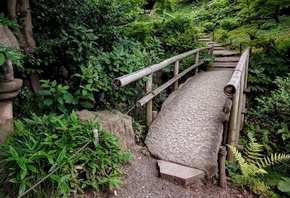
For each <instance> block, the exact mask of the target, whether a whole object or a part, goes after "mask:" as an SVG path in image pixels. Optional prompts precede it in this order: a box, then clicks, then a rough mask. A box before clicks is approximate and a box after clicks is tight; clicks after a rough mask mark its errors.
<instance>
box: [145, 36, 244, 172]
mask: <svg viewBox="0 0 290 198" xmlns="http://www.w3.org/2000/svg"><path fill="white" fill-rule="evenodd" d="M204 41H208V44H211V45H214V51H213V54H214V55H215V56H216V58H215V59H216V60H215V62H214V64H213V67H212V69H211V71H207V72H201V73H198V74H197V75H195V76H193V77H191V78H190V79H188V80H187V81H186V83H184V84H183V85H182V86H180V87H179V89H178V90H177V91H175V92H173V93H172V94H171V95H170V96H169V97H168V98H167V100H166V101H165V102H164V104H163V106H162V109H161V111H160V112H159V114H158V115H157V117H156V119H155V120H154V121H153V123H152V125H151V126H150V128H149V131H148V134H147V137H146V140H145V143H146V146H147V147H148V149H149V151H150V153H151V154H152V155H153V156H154V157H156V158H158V159H161V160H164V161H169V162H173V163H176V164H180V165H184V166H187V167H192V168H196V169H199V170H202V171H204V172H205V174H206V175H207V176H208V177H212V176H215V175H216V174H217V171H218V151H219V147H220V145H221V141H222V134H223V122H224V121H225V119H226V117H225V114H224V113H223V105H224V103H225V100H226V98H227V96H226V95H225V94H224V92H223V88H224V86H225V85H226V84H227V83H228V81H229V80H230V78H231V75H232V73H233V70H234V67H235V66H236V65H237V62H238V60H239V56H238V53H235V52H230V51H227V50H225V49H224V48H223V47H221V46H219V45H217V44H215V43H212V42H210V41H209V40H206V39H204Z"/></svg>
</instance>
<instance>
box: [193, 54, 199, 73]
mask: <svg viewBox="0 0 290 198" xmlns="http://www.w3.org/2000/svg"><path fill="white" fill-rule="evenodd" d="M198 61H199V52H197V53H196V54H195V64H197V63H198ZM197 73H198V67H197V68H195V69H194V75H196V74H197Z"/></svg>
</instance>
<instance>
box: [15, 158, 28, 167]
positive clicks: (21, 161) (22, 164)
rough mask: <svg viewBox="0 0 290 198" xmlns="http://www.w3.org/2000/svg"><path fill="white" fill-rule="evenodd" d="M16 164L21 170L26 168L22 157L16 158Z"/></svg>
mask: <svg viewBox="0 0 290 198" xmlns="http://www.w3.org/2000/svg"><path fill="white" fill-rule="evenodd" d="M17 164H18V166H19V167H20V168H21V169H22V170H27V168H26V165H25V163H24V161H23V159H18V160H17Z"/></svg>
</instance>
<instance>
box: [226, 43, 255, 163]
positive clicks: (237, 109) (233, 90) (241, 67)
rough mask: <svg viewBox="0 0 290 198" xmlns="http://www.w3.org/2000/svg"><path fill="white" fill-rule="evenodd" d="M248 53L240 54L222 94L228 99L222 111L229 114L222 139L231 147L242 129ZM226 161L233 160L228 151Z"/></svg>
mask: <svg viewBox="0 0 290 198" xmlns="http://www.w3.org/2000/svg"><path fill="white" fill-rule="evenodd" d="M250 53H251V48H250V47H248V48H247V49H246V50H245V51H244V53H243V54H242V56H241V58H240V60H239V63H238V64H237V66H236V68H235V70H234V72H233V75H232V77H231V79H230V80H229V82H228V84H227V85H226V86H225V87H224V92H225V94H226V95H228V96H229V98H228V99H227V101H226V102H225V106H224V109H223V110H224V112H225V113H230V115H229V127H228V129H226V130H225V135H224V137H226V138H227V143H228V144H230V145H232V146H237V145H238V140H239V136H240V131H241V130H242V129H243V123H244V115H243V114H244V113H245V102H246V92H247V76H248V66H249V59H250ZM228 160H229V161H231V162H233V160H234V156H233V154H232V152H230V151H229V152H228Z"/></svg>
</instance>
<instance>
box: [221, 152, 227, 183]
mask: <svg viewBox="0 0 290 198" xmlns="http://www.w3.org/2000/svg"><path fill="white" fill-rule="evenodd" d="M226 156H227V149H226V148H225V146H221V147H220V150H219V186H220V187H221V188H225V187H226V186H227V176H226Z"/></svg>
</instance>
